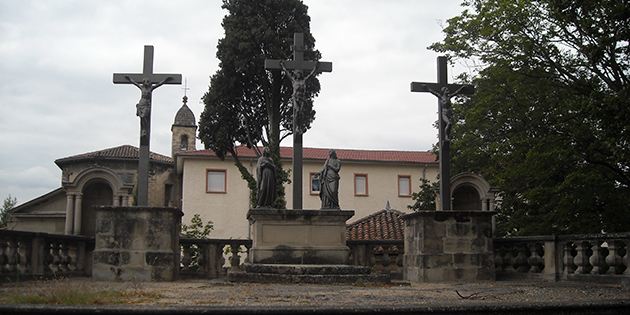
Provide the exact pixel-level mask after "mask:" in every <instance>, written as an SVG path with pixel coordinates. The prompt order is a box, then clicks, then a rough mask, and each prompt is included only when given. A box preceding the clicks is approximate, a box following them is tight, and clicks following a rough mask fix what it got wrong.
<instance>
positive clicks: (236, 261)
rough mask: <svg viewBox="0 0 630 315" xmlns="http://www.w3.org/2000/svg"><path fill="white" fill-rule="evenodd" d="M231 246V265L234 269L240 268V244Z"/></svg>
mask: <svg viewBox="0 0 630 315" xmlns="http://www.w3.org/2000/svg"><path fill="white" fill-rule="evenodd" d="M229 246H230V247H231V248H232V257H231V258H230V266H231V267H232V270H239V269H240V268H241V256H240V255H239V249H240V246H239V245H238V244H230V245H229Z"/></svg>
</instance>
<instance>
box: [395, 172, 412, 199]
mask: <svg viewBox="0 0 630 315" xmlns="http://www.w3.org/2000/svg"><path fill="white" fill-rule="evenodd" d="M398 197H411V176H410V175H398Z"/></svg>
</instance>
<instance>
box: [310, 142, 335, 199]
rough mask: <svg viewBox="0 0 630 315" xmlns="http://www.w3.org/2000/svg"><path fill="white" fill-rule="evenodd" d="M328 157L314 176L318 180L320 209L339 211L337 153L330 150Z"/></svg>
mask: <svg viewBox="0 0 630 315" xmlns="http://www.w3.org/2000/svg"><path fill="white" fill-rule="evenodd" d="M328 155H329V157H328V159H327V160H326V163H324V167H323V168H322V170H321V171H319V172H318V173H317V174H315V176H316V178H319V182H320V187H319V198H320V199H321V201H322V209H339V178H340V177H339V170H340V169H341V161H340V160H339V159H338V158H337V152H335V150H333V149H331V150H330V151H329V153H328Z"/></svg>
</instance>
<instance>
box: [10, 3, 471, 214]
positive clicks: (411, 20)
mask: <svg viewBox="0 0 630 315" xmlns="http://www.w3.org/2000/svg"><path fill="white" fill-rule="evenodd" d="M304 3H305V4H306V5H307V6H308V7H309V10H308V13H309V15H310V17H311V33H312V34H313V36H314V37H315V40H316V42H315V48H316V49H318V50H319V51H320V52H321V54H322V61H331V62H332V63H333V71H332V73H324V74H322V75H320V76H319V80H320V83H321V92H320V95H319V96H318V97H317V98H316V99H315V110H316V112H317V114H316V118H315V122H314V123H313V125H312V128H311V129H310V130H309V131H308V132H307V133H306V134H305V135H304V146H305V147H317V148H352V149H370V150H413V151H426V150H430V149H431V147H432V145H433V144H434V143H435V142H436V140H437V130H436V129H435V128H434V127H433V123H434V122H435V121H436V119H437V100H436V99H435V97H434V96H432V95H429V94H425V93H411V92H410V90H409V89H410V88H409V85H410V83H411V82H412V81H425V82H435V81H436V77H437V73H436V58H437V56H438V54H437V53H435V52H433V51H429V50H428V49H427V46H429V45H430V44H432V43H434V42H437V41H440V40H441V39H442V38H443V34H442V32H441V30H442V27H444V26H445V25H446V20H447V19H449V18H451V17H454V16H456V15H459V13H461V11H462V10H463V8H462V7H460V5H459V3H460V0H442V1H435V0H433V1H429V0H420V1H418V0H408V1H403V0H387V1H384V0H380V1H369V0H343V1H340V0H304ZM226 12H227V11H225V10H223V9H221V1H219V0H198V1H197V0H184V1H156V0H150V1H149V0H147V1H139V0H135V1H122V0H108V1H84V0H56V1H47V0H38V1H27V0H19V1H18V0H0V198H2V200H4V199H5V198H6V197H7V196H9V194H11V196H13V197H16V198H17V199H18V203H19V204H22V203H24V202H27V201H29V200H31V199H32V198H35V197H38V196H41V195H43V194H45V193H47V192H50V191H52V190H54V189H56V188H58V187H60V184H61V170H60V169H59V168H58V167H57V166H56V165H55V164H54V160H56V159H59V158H63V157H68V156H72V155H76V154H81V153H86V152H91V151H97V150H101V149H106V148H111V147H115V146H119V145H124V144H129V145H133V146H136V147H137V146H138V145H139V119H138V117H136V115H135V113H136V108H135V104H136V103H137V102H138V100H139V98H140V92H139V90H138V89H137V88H136V87H134V86H133V85H118V84H117V85H114V84H113V83H112V74H113V73H136V72H142V59H143V50H144V45H153V46H154V47H155V57H154V65H153V70H154V72H156V73H181V74H182V76H183V77H184V78H186V79H187V82H188V88H189V90H187V94H188V97H189V102H188V106H189V107H190V108H191V109H192V111H193V112H194V114H195V117H196V119H197V121H198V120H199V115H200V113H201V111H202V110H203V106H202V104H201V103H200V99H201V97H202V95H203V94H204V92H205V91H207V89H208V83H209V77H210V76H211V75H212V74H214V73H215V72H216V70H217V66H218V60H217V59H216V45H217V42H218V40H219V39H220V38H222V37H223V28H222V27H221V21H222V19H223V16H224V15H225V14H226ZM462 71H468V70H467V68H466V67H464V66H463V65H462V64H461V63H459V62H456V64H455V65H454V66H453V67H451V68H449V81H450V82H452V81H453V79H454V77H455V76H456V75H457V74H459V73H461V72H462ZM183 94H184V90H183V86H177V85H165V86H162V87H160V88H158V89H157V90H155V91H154V92H153V111H152V123H151V125H152V127H151V132H152V133H151V151H153V152H156V153H160V154H163V155H170V153H171V152H170V143H171V125H172V124H173V119H174V117H175V114H176V112H177V110H178V109H179V108H180V107H181V105H182V96H183ZM282 145H283V146H291V145H292V143H291V140H290V139H287V140H285V141H284V142H283V143H282ZM197 148H198V149H203V147H202V145H201V144H200V142H198V144H197Z"/></svg>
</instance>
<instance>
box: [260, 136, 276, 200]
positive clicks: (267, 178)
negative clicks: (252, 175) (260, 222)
mask: <svg viewBox="0 0 630 315" xmlns="http://www.w3.org/2000/svg"><path fill="white" fill-rule="evenodd" d="M256 176H257V177H258V199H257V206H256V208H273V203H274V201H275V200H276V165H275V164H274V163H273V160H272V159H271V157H270V153H269V148H267V147H265V148H264V149H263V155H262V156H261V157H260V158H258V164H257V165H256Z"/></svg>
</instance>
